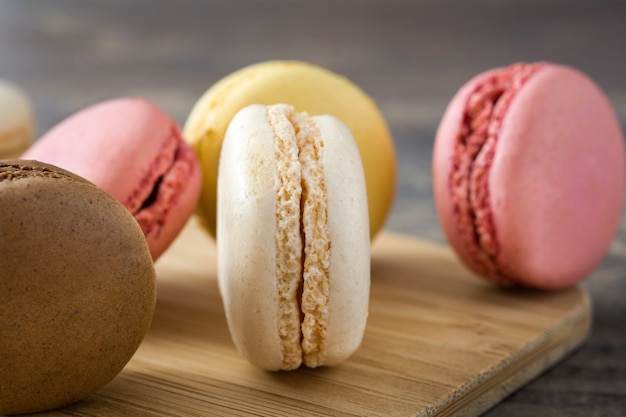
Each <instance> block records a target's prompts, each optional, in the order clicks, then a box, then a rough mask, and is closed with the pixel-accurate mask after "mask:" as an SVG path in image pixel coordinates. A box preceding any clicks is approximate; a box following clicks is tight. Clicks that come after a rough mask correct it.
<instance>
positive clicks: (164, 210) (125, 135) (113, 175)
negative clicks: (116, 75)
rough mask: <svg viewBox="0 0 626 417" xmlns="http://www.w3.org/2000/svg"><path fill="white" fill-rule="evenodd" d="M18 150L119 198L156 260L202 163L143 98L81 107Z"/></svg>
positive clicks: (180, 220) (188, 203)
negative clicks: (142, 233)
mask: <svg viewBox="0 0 626 417" xmlns="http://www.w3.org/2000/svg"><path fill="white" fill-rule="evenodd" d="M22 158H23V159H36V160H39V161H43V162H47V163H50V164H53V165H56V166H59V167H62V168H64V169H66V170H68V171H71V172H74V173H75V174H78V175H80V176H82V177H84V178H86V179H87V180H89V181H91V182H93V183H94V184H96V185H97V186H99V187H100V188H102V189H103V190H104V191H106V192H108V193H110V194H111V195H113V196H114V197H115V198H117V199H118V200H119V201H120V202H121V203H122V204H123V205H124V206H125V207H126V208H127V209H128V210H129V211H130V212H131V213H132V214H133V215H134V216H135V219H136V220H137V221H138V222H139V224H140V225H141V229H142V230H143V232H144V234H145V236H146V239H147V241H148V246H149V247H150V252H151V253H152V257H153V259H155V260H156V259H158V257H159V256H160V255H161V254H162V253H163V252H164V251H165V250H166V249H167V248H168V246H169V245H170V244H171V243H172V241H173V240H174V239H175V238H176V236H177V235H178V234H179V233H180V231H181V229H182V227H183V226H184V225H185V223H186V222H187V220H188V219H189V217H190V216H191V215H192V214H193V212H194V210H195V208H196V204H197V201H198V197H199V195H200V187H201V183H202V176H201V171H200V163H199V161H198V159H197V158H196V155H195V153H194V151H193V149H191V147H190V146H189V145H188V144H187V143H186V142H185V141H184V140H183V139H182V136H181V134H180V130H179V127H178V124H177V123H176V122H175V121H174V120H173V119H171V118H170V117H169V116H168V115H167V114H165V113H164V112H163V111H162V110H160V109H159V108H158V107H156V106H155V105H154V104H152V103H150V102H148V101H146V100H144V99H141V98H119V99H114V100H108V101H104V102H101V103H97V104H95V105H93V106H90V107H88V108H86V109H84V110H81V111H79V112H78V113H76V114H74V115H72V116H70V117H69V118H67V119H65V120H63V121H62V122H61V123H59V124H58V125H56V126H55V127H53V128H52V129H51V130H50V131H49V132H47V133H46V134H45V135H44V136H43V137H41V138H40V139H39V140H38V141H36V142H35V144H34V145H33V146H32V147H31V148H30V149H29V150H28V151H27V152H26V153H24V154H23V156H22Z"/></svg>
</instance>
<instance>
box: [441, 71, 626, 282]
mask: <svg viewBox="0 0 626 417" xmlns="http://www.w3.org/2000/svg"><path fill="white" fill-rule="evenodd" d="M433 177H434V185H433V186H434V192H435V199H436V203H437V209H438V212H439V218H440V220H441V223H442V226H443V230H444V232H445V234H446V236H447V238H448V240H449V242H450V244H451V246H452V247H453V248H454V249H455V251H456V252H457V254H458V255H459V257H460V259H461V260H462V261H463V262H464V263H465V264H466V265H467V266H468V267H469V268H471V269H472V270H473V271H475V272H476V273H478V274H479V275H482V276H484V277H486V278H488V279H490V280H492V281H495V282H498V283H500V284H503V285H513V284H519V285H524V286H529V287H535V288H542V289H559V288H564V287H568V286H571V285H573V284H575V283H577V282H579V281H581V280H582V279H584V278H585V277H586V276H588V275H589V274H590V273H591V272H592V271H593V269H594V268H595V267H596V266H597V265H598V264H599V263H600V262H601V260H602V259H603V257H604V256H605V254H606V252H607V250H608V247H609V245H610V243H611V241H612V239H613V237H614V235H615V232H616V230H617V228H618V225H619V222H620V219H621V213H622V204H623V199H624V138H623V134H622V131H621V127H620V124H619V121H618V118H617V116H616V114H615V111H614V109H613V107H612V105H611V103H610V102H609V100H608V99H607V97H606V95H605V94H604V93H603V92H602V91H601V89H600V88H599V87H598V86H597V85H596V84H595V83H594V82H593V81H592V80H591V79H590V78H589V77H588V76H586V75H585V74H583V73H581V72H580V71H578V70H576V69H573V68H571V67H567V66H562V65H556V64H552V63H544V62H541V63H532V64H524V63H520V64H515V65H512V66H509V67H505V68H496V69H493V70H490V71H486V72H484V73H482V74H479V75H477V76H476V77H474V78H473V79H472V80H470V81H469V82H468V83H467V84H465V85H464V86H463V87H462V88H461V89H460V90H459V91H458V92H457V94H456V95H455V97H454V98H453V99H452V101H451V103H450V104H449V106H448V108H447V110H446V112H445V114H444V116H443V118H442V120H441V123H440V125H439V129H438V131H437V136H436V141H435V148H434V155H433Z"/></svg>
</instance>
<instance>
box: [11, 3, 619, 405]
mask: <svg viewBox="0 0 626 417" xmlns="http://www.w3.org/2000/svg"><path fill="white" fill-rule="evenodd" d="M279 58H280V59H282V58H290V59H301V60H305V61H310V62H313V63H316V64H319V65H322V66H325V67H327V68H329V69H332V70H334V71H337V72H340V73H343V74H345V75H347V76H348V77H350V78H351V79H352V80H353V81H355V82H356V83H357V84H359V85H360V86H361V87H363V88H364V89H365V90H366V91H367V92H368V93H369V94H370V95H372V96H373V97H374V98H375V99H376V100H377V101H378V103H379V105H380V107H381V109H382V111H383V113H384V114H385V116H386V117H387V120H388V123H389V125H390V127H391V130H392V132H393V134H394V138H395V142H396V147H397V150H398V161H399V186H398V194H397V200H396V203H395V206H394V210H393V212H392V214H391V217H390V218H389V221H388V223H387V227H388V228H389V229H390V230H392V231H401V232H404V233H410V234H411V235H413V236H415V237H419V238H421V239H425V240H429V241H433V242H436V243H440V244H445V240H444V238H443V235H442V233H441V229H440V227H439V224H438V221H437V217H436V214H435V210H434V203H433V198H432V190H431V163H430V157H431V152H432V140H433V137H434V132H435V129H436V127H437V123H438V121H439V118H440V116H441V114H442V112H443V110H444V108H445V106H446V104H447V101H448V100H449V98H450V97H451V96H452V94H454V92H455V91H456V89H457V88H458V87H459V86H460V85H461V84H462V83H463V82H465V81H466V80H467V79H468V78H469V77H471V76H473V75H474V74H476V73H477V72H479V71H482V70H484V69H487V68H489V67H492V66H497V65H506V64H509V63H512V62H515V61H520V60H524V61H532V60H550V61H555V62H559V63H564V64H569V65H573V66H575V67H578V68H580V69H581V70H583V71H585V72H587V73H588V74H589V75H590V76H591V77H592V78H594V79H595V80H596V81H597V82H598V83H599V84H600V86H601V87H603V88H604V89H605V90H606V92H607V93H608V95H609V97H610V99H611V100H612V101H613V103H614V104H615V106H616V109H617V112H618V115H619V116H620V119H621V120H622V124H624V123H625V121H626V2H623V1H620V0H615V1H610V0H599V1H591V0H578V1H571V0H570V1H566V0H544V1H527V0H506V1H500V2H494V1H488V0H480V1H474V2H467V1H462V0H457V1H453V0H449V1H435V0H426V1H419V2H418V1H413V2H409V1H401V0H390V1H389V0H386V1H374V0H361V1H359V0H350V1H331V0H320V1H315V2H306V3H304V2H290V1H287V0H283V1H278V0H273V1H266V2H255V1H238V2H234V1H228V0H221V1H191V0H182V1H169V2H168V1H164V0H163V1H136V2H125V1H121V0H117V1H107V2H99V3H97V4H96V3H95V2H91V3H84V2H80V1H77V0H76V1H69V0H68V1H56V0H54V1H43V0H31V1H28V2H24V1H18V0H0V78H4V79H7V80H10V81H12V82H15V83H16V84H19V85H20V86H22V87H23V88H24V89H26V90H27V91H28V92H29V93H30V95H31V96H32V98H33V101H34V104H35V109H36V113H37V118H38V132H39V133H43V132H44V131H46V130H47V129H49V128H50V127H51V126H52V125H54V124H55V123H56V122H58V121H59V120H61V119H62V118H64V117H66V116H67V115H69V114H70V113H72V112H74V111H76V110H78V109H80V108H82V107H84V106H87V105H89V104H92V103H94V102H97V101H100V100H104V99H108V98H112V97H117V96H126V95H138V96H143V97H146V98H148V99H150V100H152V101H154V102H155V103H157V104H158V105H159V106H161V107H162V108H163V109H164V110H166V111H167V112H169V113H170V114H172V115H173V116H174V117H175V118H176V119H177V120H179V121H180V122H181V123H182V122H184V120H185V118H186V115H187V113H188V112H189V110H190V108H191V106H192V105H193V103H194V102H195V100H196V99H197V98H198V97H199V96H200V94H201V93H202V92H203V91H204V90H205V89H206V88H207V87H208V86H209V85H211V84H212V83H214V82H215V81H217V80H218V79H219V78H220V77H222V76H223V75H225V74H227V73H229V72H231V71H233V70H235V69H237V68H239V67H242V66H245V65H247V64H250V63H254V62H258V61H264V60H268V59H279ZM625 220H626V217H625ZM624 225H625V223H624V222H622V227H621V229H620V231H619V233H618V236H617V237H616V239H615V241H614V244H613V245H612V247H611V250H610V253H609V254H608V256H607V257H606V259H605V261H604V262H603V264H602V265H601V266H600V267H599V268H598V269H597V270H596V271H595V272H594V273H593V274H592V275H591V276H590V277H589V279H588V280H587V281H586V282H585V283H584V286H585V288H586V289H587V291H588V292H589V294H590V296H591V300H592V303H593V308H594V318H593V330H592V333H591V335H590V337H589V338H588V340H587V342H586V343H585V344H584V345H583V346H582V347H581V348H580V349H578V350H577V351H576V352H574V353H573V354H572V355H570V356H568V357H567V358H566V359H565V360H563V361H562V362H560V363H559V364H557V365H556V366H555V367H554V368H552V369H551V370H549V371H548V372H546V373H544V374H542V375H541V376H540V377H539V378H537V379H536V380H534V381H532V382H531V383H529V384H528V385H526V386H525V387H524V388H522V389H521V390H519V391H517V392H516V393H514V394H513V395H511V396H510V397H508V398H507V399H505V400H504V401H503V402H502V403H500V404H499V405H498V406H496V407H495V408H493V409H491V410H490V411H488V412H487V414H486V415H488V416H500V415H502V416H511V415H514V416H539V415H550V416H560V415H563V416H589V415H603V416H618V415H624V413H626V301H624V296H625V295H626V228H625V227H624Z"/></svg>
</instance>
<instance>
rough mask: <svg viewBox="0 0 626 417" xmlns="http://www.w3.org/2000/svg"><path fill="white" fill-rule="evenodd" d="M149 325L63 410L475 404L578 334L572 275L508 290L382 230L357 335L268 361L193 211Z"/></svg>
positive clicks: (165, 264)
mask: <svg viewBox="0 0 626 417" xmlns="http://www.w3.org/2000/svg"><path fill="white" fill-rule="evenodd" d="M157 273H158V280H159V284H158V291H159V294H158V302H157V307H156V313H155V316H154V320H153V324H152V328H151V330H150V332H149V333H148V335H147V336H146V339H145V340H144V342H143V344H142V345H141V347H140V348H139V350H138V351H137V353H136V355H135V356H134V357H133V359H132V360H131V361H130V362H129V363H128V365H127V366H126V368H125V369H124V371H123V372H122V373H121V374H120V375H118V377H117V378H115V379H114V380H113V381H112V382H111V383H109V384H108V385H107V386H106V387H104V388H103V389H101V390H100V391H98V392H97V393H95V394H93V395H91V396H90V397H88V398H87V399H85V400H83V401H81V402H79V403H77V404H75V405H73V406H70V407H66V408H64V409H61V410H58V411H56V412H51V413H48V414H47V415H59V416H61V415H63V416H215V415H224V416H238V415H267V416H304V415H313V416H327V415H337V416H434V415H436V416H444V415H445V416H475V415H478V414H480V413H482V412H483V411H485V410H486V409H488V408H489V407H491V406H493V405H494V404H496V403H497V402H498V401H500V400H501V399H503V398H504V397H505V396H506V395H508V394H509V393H511V392H512V391H514V390H515V389H517V388H519V387H520V386H521V385H523V384H524V383H525V382H527V381H529V380H530V379H531V378H533V377H535V376H537V375H538V374H539V373H541V372H542V371H544V370H545V369H546V368H548V367H549V366H551V365H552V364H554V363H555V362H556V361H558V360H559V359H560V358H562V357H563V356H565V355H566V354H567V353H568V352H570V351H572V350H573V349H575V348H576V347H577V346H578V345H580V344H581V343H582V342H583V341H584V339H585V337H586V336H587V334H588V332H589V329H590V323H591V306H590V302H589V298H588V296H587V294H586V293H585V292H584V291H583V290H582V289H580V288H572V289H569V290H566V291H561V292H551V293H546V292H537V291H529V290H520V289H515V290H503V289H499V288H496V287H495V286H493V285H491V284H489V283H486V282H483V281H482V280H480V279H477V278H476V277H474V276H472V275H471V274H470V273H469V272H468V271H467V270H466V269H464V268H463V267H461V266H460V265H459V263H458V262H457V261H456V259H455V258H454V256H453V255H452V253H451V252H450V251H449V250H448V249H447V248H444V247H440V246H436V245H433V244H429V243H426V242H423V241H419V240H415V239H411V238H408V237H402V236H399V235H394V234H388V233H387V234H383V235H382V236H380V237H379V238H378V239H377V240H376V241H375V242H374V245H373V248H372V289H371V301H370V314H369V318H368V325H367V329H366V332H365V336H364V340H363V343H362V346H361V348H360V349H359V350H358V351H357V352H356V353H355V355H354V356H353V357H352V358H350V360H348V361H347V362H346V363H345V364H343V365H341V366H338V367H334V368H317V369H306V368H302V369H299V370H297V371H292V372H264V371H261V370H258V369H256V368H254V367H253V366H252V365H250V364H249V363H248V362H247V361H246V360H245V359H243V357H242V356H240V355H239V353H238V352H237V351H236V350H235V348H234V345H233V344H232V342H231V339H230V335H229V333H228V328H227V325H226V319H225V316H224V312H223V309H222V304H221V300H220V296H219V292H218V288H217V282H216V271H215V246H214V244H213V242H212V240H210V239H209V238H208V237H207V235H206V234H205V233H204V232H203V231H201V230H200V228H199V226H198V224H197V223H196V221H195V220H192V221H191V222H190V223H189V224H188V225H187V227H186V229H185V230H184V232H183V234H182V235H181V236H180V237H179V239H178V240H177V241H176V242H175V244H174V245H173V247H171V248H170V250H169V251H168V252H167V253H166V254H165V255H164V256H163V257H162V258H161V259H160V260H159V261H158V263H157Z"/></svg>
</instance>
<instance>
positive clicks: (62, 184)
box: [0, 160, 156, 414]
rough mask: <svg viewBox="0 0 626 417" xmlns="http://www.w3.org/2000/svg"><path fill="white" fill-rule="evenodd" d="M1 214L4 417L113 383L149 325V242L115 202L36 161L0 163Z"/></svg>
mask: <svg viewBox="0 0 626 417" xmlns="http://www.w3.org/2000/svg"><path fill="white" fill-rule="evenodd" d="M0 212H1V213H2V216H0V237H1V238H0V253H1V254H2V255H1V256H0V358H2V366H0V414H18V413H29V412H39V411H45V410H50V409H54V408H58V407H62V406H65V405H67V404H70V403H73V402H75V401H78V400H80V399H82V398H84V397H86V396H88V395H89V394H91V393H92V392H94V391H96V390H98V389H99V388H101V387H103V386H104V385H105V384H107V383H108V382H109V381H111V380H112V379H113V378H114V377H115V376H116V375H117V374H118V373H119V372H120V371H121V370H122V368H123V367H124V366H125V365H126V363H127V362H128V361H129V360H130V358H131V357H132V356H133V354H134V353H135V351H136V350H137V348H138V347H139V345H140V343H141V341H142V340H143V338H144V336H145V334H146V332H147V331H148V328H149V326H150V323H151V321H152V315H153V313H154V308H155V301H156V273H155V269H154V264H153V262H152V258H151V256H150V252H149V250H148V245H147V243H146V240H145V238H144V235H143V233H142V232H141V228H140V227H139V224H138V223H137V222H136V221H135V219H134V218H133V216H132V215H131V214H130V213H129V212H128V210H126V209H125V208H124V206H122V205H121V204H120V203H119V202H118V201H117V200H115V199H114V198H113V197H111V196H110V195H108V194H107V193H105V192H104V191H102V190H100V189H99V188H97V187H96V186H95V185H93V184H91V183H90V182H88V181H86V180H84V179H83V178H81V177H78V176H76V175H74V174H72V173H70V172H68V171H65V170H62V169H60V168H57V167H55V166H52V165H48V164H43V163H40V162H36V161H21V160H14V161H2V162H0Z"/></svg>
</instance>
